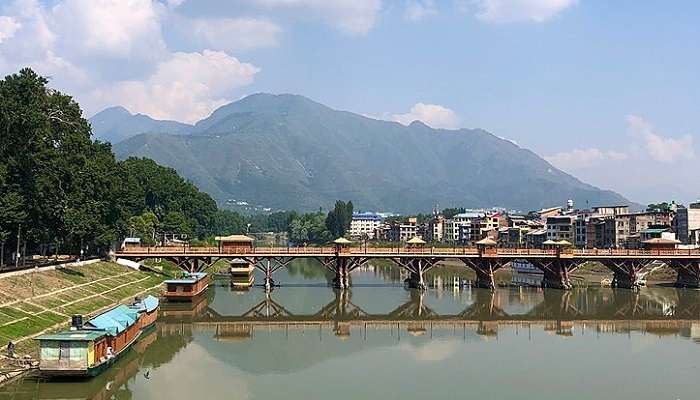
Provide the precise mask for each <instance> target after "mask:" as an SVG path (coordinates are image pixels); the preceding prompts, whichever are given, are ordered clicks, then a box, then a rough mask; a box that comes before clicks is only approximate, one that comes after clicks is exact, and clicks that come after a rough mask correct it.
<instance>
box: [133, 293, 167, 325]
mask: <svg viewBox="0 0 700 400" xmlns="http://www.w3.org/2000/svg"><path fill="white" fill-rule="evenodd" d="M159 305H160V302H159V301H158V298H157V297H153V296H147V297H146V298H144V299H139V298H138V297H137V298H136V299H134V302H133V303H132V304H131V305H129V308H131V309H133V310H136V311H137V312H138V313H139V324H140V325H141V330H142V331H147V330H151V329H152V328H155V326H156V320H157V319H158V307H159Z"/></svg>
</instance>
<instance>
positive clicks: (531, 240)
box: [525, 228, 547, 249]
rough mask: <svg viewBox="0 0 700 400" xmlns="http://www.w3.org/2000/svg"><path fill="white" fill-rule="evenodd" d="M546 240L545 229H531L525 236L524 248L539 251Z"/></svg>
mask: <svg viewBox="0 0 700 400" xmlns="http://www.w3.org/2000/svg"><path fill="white" fill-rule="evenodd" d="M546 240H547V229H545V228H540V229H533V230H531V231H529V232H528V233H526V234H525V247H528V248H534V249H540V248H542V243H544V242H545V241H546Z"/></svg>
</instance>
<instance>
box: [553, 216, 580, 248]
mask: <svg viewBox="0 0 700 400" xmlns="http://www.w3.org/2000/svg"><path fill="white" fill-rule="evenodd" d="M575 219H576V217H575V216H572V215H560V216H555V217H547V224H546V229H547V240H554V241H557V242H558V241H560V240H566V241H568V242H572V241H573V240H574V239H575V236H576V233H575V224H574V220H575Z"/></svg>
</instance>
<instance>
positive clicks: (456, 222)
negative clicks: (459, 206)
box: [443, 212, 486, 242]
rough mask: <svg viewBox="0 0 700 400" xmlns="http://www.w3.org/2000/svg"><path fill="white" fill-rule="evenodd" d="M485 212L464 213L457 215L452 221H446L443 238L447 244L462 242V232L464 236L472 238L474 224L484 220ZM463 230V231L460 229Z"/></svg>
mask: <svg viewBox="0 0 700 400" xmlns="http://www.w3.org/2000/svg"><path fill="white" fill-rule="evenodd" d="M485 216H486V214H485V213H484V212H464V213H460V214H456V215H455V216H453V217H452V218H451V219H448V220H446V221H445V231H444V232H443V237H444V239H445V241H446V242H458V241H459V240H460V230H461V232H462V235H463V236H465V235H467V234H468V235H469V236H471V233H470V232H471V229H472V224H473V223H475V222H477V221H479V220H481V219H482V218H484V217H485ZM460 228H461V229H460Z"/></svg>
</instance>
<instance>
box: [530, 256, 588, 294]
mask: <svg viewBox="0 0 700 400" xmlns="http://www.w3.org/2000/svg"><path fill="white" fill-rule="evenodd" d="M528 261H530V262H531V263H532V264H533V265H534V266H536V267H537V268H539V269H540V270H542V272H543V273H544V276H543V277H542V287H543V288H552V289H562V290H570V289H571V288H572V287H573V285H572V284H571V277H570V273H571V272H573V271H574V270H575V269H576V268H577V267H578V265H576V264H575V263H574V262H573V260H571V259H568V258H554V259H534V258H533V259H529V260H528Z"/></svg>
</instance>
